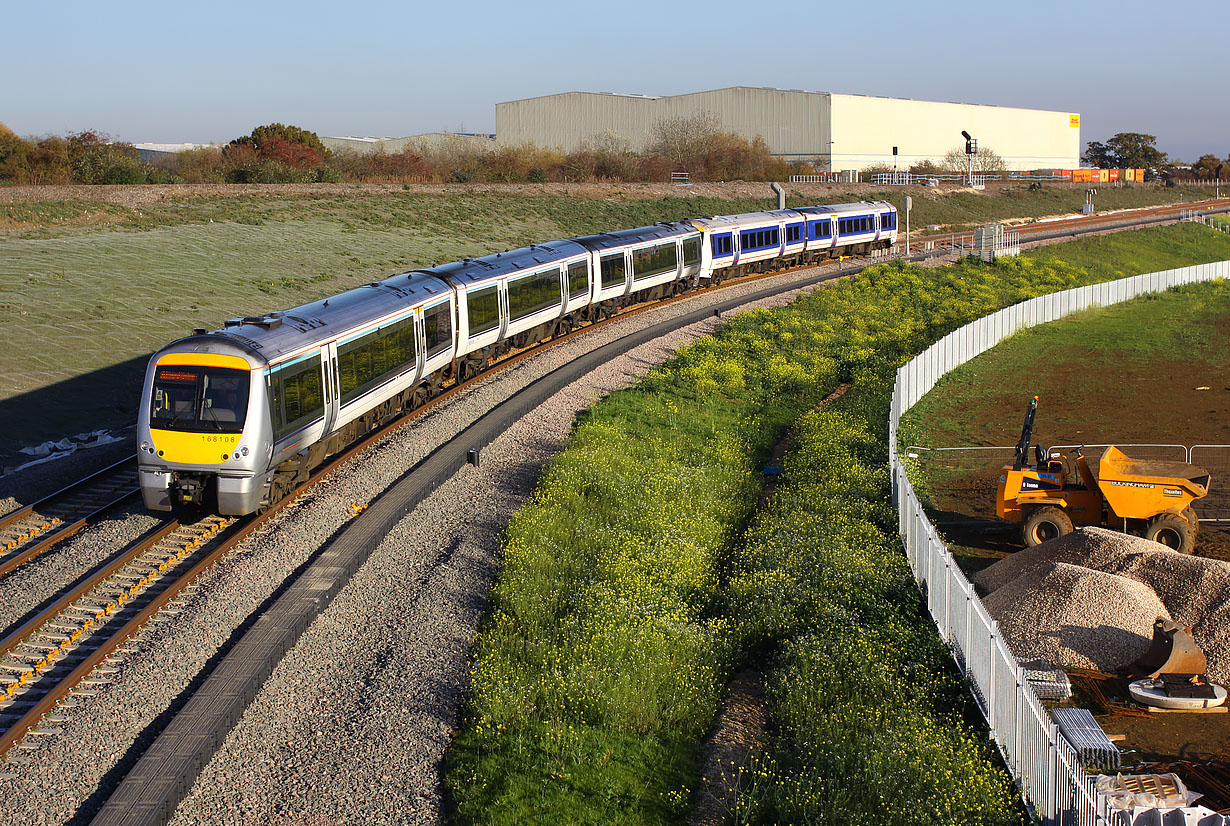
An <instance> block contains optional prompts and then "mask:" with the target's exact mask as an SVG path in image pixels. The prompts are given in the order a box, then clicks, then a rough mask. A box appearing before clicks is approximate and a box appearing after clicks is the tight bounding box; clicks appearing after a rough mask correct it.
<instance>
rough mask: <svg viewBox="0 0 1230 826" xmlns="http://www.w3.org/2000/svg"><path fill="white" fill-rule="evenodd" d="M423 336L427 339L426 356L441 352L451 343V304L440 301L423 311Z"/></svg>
mask: <svg viewBox="0 0 1230 826" xmlns="http://www.w3.org/2000/svg"><path fill="white" fill-rule="evenodd" d="M423 337H424V338H425V339H426V340H427V342H426V343H427V356H428V357H429V358H430V357H431V356H434V355H436V354H437V353H442V352H444V351H445V350H447V349H448V348H449V346H451V345H452V343H453V305H452V304H451V303H449V302H447V301H442V302H440V303H439V304H437V305H436V306H434V307H428V308H427V309H426V310H425V311H424V312H423Z"/></svg>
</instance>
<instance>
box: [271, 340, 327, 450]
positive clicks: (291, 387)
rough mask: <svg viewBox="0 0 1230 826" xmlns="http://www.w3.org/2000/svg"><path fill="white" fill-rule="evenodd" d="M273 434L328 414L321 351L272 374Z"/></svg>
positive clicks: (281, 434)
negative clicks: (321, 369) (322, 377)
mask: <svg viewBox="0 0 1230 826" xmlns="http://www.w3.org/2000/svg"><path fill="white" fill-rule="evenodd" d="M269 384H270V395H269V402H270V406H271V407H272V408H273V438H274V439H275V440H277V439H281V438H282V437H283V436H286V435H288V434H290V433H293V432H294V431H296V430H298V429H299V428H301V427H303V426H304V425H306V424H308V423H309V422H312V421H314V420H316V419H319V418H321V417H322V416H324V414H325V397H324V393H323V380H322V379H321V375H320V354H319V353H317V354H316V355H314V356H312V357H311V358H308V359H304V360H303V361H300V362H296V363H295V364H292V365H290V366H289V367H282V368H278V369H276V370H273V371H272V372H271V373H270V374H269Z"/></svg>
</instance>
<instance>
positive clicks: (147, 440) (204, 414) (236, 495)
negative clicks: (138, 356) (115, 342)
mask: <svg viewBox="0 0 1230 826" xmlns="http://www.w3.org/2000/svg"><path fill="white" fill-rule="evenodd" d="M263 391H264V384H263V382H262V381H261V373H260V372H259V367H258V366H255V365H252V364H251V363H249V361H248V360H247V359H245V358H244V357H242V356H239V355H227V354H219V353H190V352H172V353H166V354H163V355H162V356H156V357H155V360H154V361H152V362H151V364H150V368H149V370H148V371H147V374H146V380H145V388H144V393H143V396H142V400H143V404H142V410H141V413H140V421H139V431H140V433H139V436H140V438H139V445H138V448H137V466H138V479H139V485H140V489H141V498H142V499H143V500H144V502H145V506H146V507H147V508H149V509H150V510H157V511H170V510H172V509H173V508H175V507H177V506H200V507H205V508H209V509H212V508H213V506H214V504H215V503H216V505H217V509H218V512H219V513H224V514H242V513H251V512H252V511H254V510H256V509H257V507H258V505H259V504H260V500H261V497H262V495H263V488H264V482H265V480H264V477H263V475H260V474H258V473H257V468H258V466H261V465H263V462H264V460H265V459H267V454H268V452H269V449H270V447H271V443H270V438H271V434H270V432H269V426H268V416H267V415H265V413H266V412H267V408H266V403H265V397H264V392H263Z"/></svg>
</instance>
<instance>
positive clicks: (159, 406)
mask: <svg viewBox="0 0 1230 826" xmlns="http://www.w3.org/2000/svg"><path fill="white" fill-rule="evenodd" d="M247 413H248V372H247V371H246V370H232V369H230V368H228V367H197V366H194V365H191V366H190V365H179V364H177V365H174V366H168V367H159V368H158V370H157V372H156V373H155V374H154V394H153V399H152V404H151V408H150V427H154V428H158V429H161V430H185V431H189V432H192V433H241V432H243V422H244V417H245V416H247Z"/></svg>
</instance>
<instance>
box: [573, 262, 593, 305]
mask: <svg viewBox="0 0 1230 826" xmlns="http://www.w3.org/2000/svg"><path fill="white" fill-rule="evenodd" d="M588 292H589V261H588V260H582V261H573V262H572V263H571V264H569V265H568V295H569V297H570V298H576V297H577V296H582V295H585V294H586V293H588Z"/></svg>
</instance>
